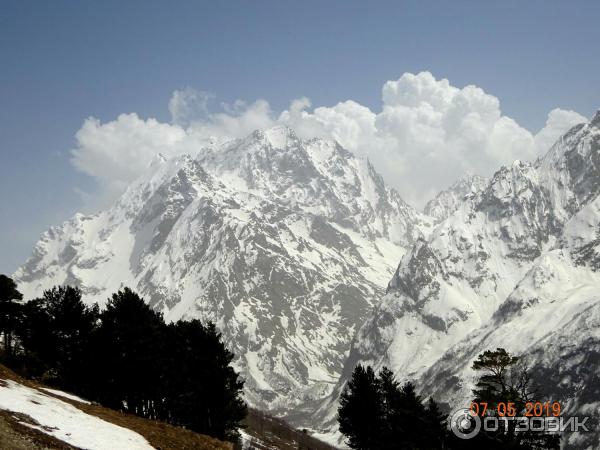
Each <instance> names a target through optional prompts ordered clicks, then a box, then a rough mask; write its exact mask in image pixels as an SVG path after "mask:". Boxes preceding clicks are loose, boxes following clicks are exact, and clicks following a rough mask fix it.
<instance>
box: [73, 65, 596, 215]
mask: <svg viewBox="0 0 600 450" xmlns="http://www.w3.org/2000/svg"><path fill="white" fill-rule="evenodd" d="M209 99H210V95H208V94H206V93H202V92H198V91H194V90H193V89H189V88H186V89H184V90H181V91H175V92H174V94H173V97H172V98H171V101H170V102H169V111H170V112H171V115H172V118H173V123H172V124H164V123H159V122H157V121H156V120H154V119H147V120H142V119H140V118H139V117H138V116H137V115H136V114H127V115H121V116H119V117H118V118H117V120H115V121H113V122H108V123H105V124H101V123H100V122H99V121H98V120H96V119H88V120H86V122H85V123H84V125H83V126H82V128H81V129H80V130H79V132H78V133H77V136H76V137H77V148H76V149H75V150H73V163H74V164H75V166H76V167H77V168H78V169H80V170H82V171H84V172H85V173H88V174H89V175H91V176H93V177H95V178H96V179H97V180H98V181H99V183H100V186H101V187H102V189H104V190H105V191H110V192H111V193H112V192H117V191H118V190H119V189H122V188H123V186H125V185H126V184H127V183H129V182H130V181H131V180H132V179H133V178H135V177H136V176H137V175H138V174H139V173H140V172H141V171H143V170H144V169H145V168H146V167H147V166H148V165H149V164H150V162H151V160H152V158H153V157H154V155H155V154H156V153H158V152H160V153H163V154H164V155H166V156H172V155H175V154H178V153H183V152H186V151H193V149H194V148H195V147H197V146H198V145H199V142H200V140H201V139H203V138H205V137H208V136H225V137H244V136H246V135H248V134H249V133H251V132H252V131H254V130H255V129H264V128H268V127H270V126H273V125H276V124H285V125H288V126H290V127H292V128H293V129H295V130H296V132H297V133H298V134H299V135H300V136H301V137H304V138H310V137H315V136H319V137H328V138H333V139H336V140H338V141H339V142H340V144H342V145H343V146H344V147H346V148H348V149H349V150H352V151H354V152H355V153H357V154H359V155H362V156H367V157H369V158H370V159H371V160H372V161H373V163H374V165H375V166H376V168H377V169H378V170H379V171H380V172H381V173H382V175H383V176H384V178H385V179H386V180H387V182H388V183H389V184H390V185H392V186H394V187H396V188H397V189H398V190H399V191H400V193H401V194H402V195H403V197H404V198H405V199H406V200H407V201H409V202H410V203H413V204H414V205H416V206H421V205H422V204H423V203H424V202H425V201H426V200H427V199H428V198H430V197H431V196H432V195H434V194H435V193H436V192H437V191H439V190H440V189H443V188H445V187H446V186H448V185H449V184H450V183H452V182H453V181H454V180H455V179H456V178H458V177H459V176H460V175H462V174H463V173H464V172H465V171H467V170H468V171H471V172H474V173H479V174H482V175H490V174H491V173H492V172H493V171H494V170H496V169H498V168H499V166H500V165H502V164H509V163H511V162H512V161H513V160H514V159H523V160H533V159H535V158H536V157H537V156H539V155H541V154H543V153H544V152H545V151H546V150H547V149H548V148H549V147H550V145H552V143H553V142H554V141H555V140H556V139H557V138H558V137H559V136H560V135H561V134H562V133H564V132H565V131H567V130H568V129H569V128H570V127H571V126H573V125H574V124H576V123H580V122H583V121H585V120H586V119H585V118H584V117H583V116H581V115H579V114H577V113H575V112H573V111H565V110H561V109H555V110H553V111H551V112H550V114H549V115H548V120H547V122H546V126H545V127H544V128H543V129H542V130H540V131H539V132H538V133H537V134H535V135H534V134H532V133H531V132H529V131H528V130H526V129H524V128H522V127H521V126H519V124H518V123H517V122H516V121H514V120H513V119H511V118H510V117H507V116H503V115H502V112H501V109H500V102H499V100H498V98H496V97H494V96H493V95H490V94H487V93H486V92H484V91H483V90H482V89H480V88H478V87H476V86H466V87H464V88H462V89H461V88H457V87H455V86H452V85H451V84H450V82H449V81H448V80H445V79H442V80H437V79H435V78H434V77H433V75H432V74H430V73H429V72H422V73H419V74H416V75H414V74H409V73H406V74H404V75H402V76H401V77H400V78H399V79H398V80H395V81H388V82H387V83H385V85H384V86H383V89H382V108H381V111H379V112H374V111H372V110H370V109H369V108H367V107H365V106H363V105H360V104H359V103H357V102H354V101H352V100H347V101H345V102H341V103H338V104H337V105H334V106H331V107H324V106H321V107H316V108H314V109H313V110H312V111H311V110H310V108H311V106H312V105H311V103H310V101H309V100H308V99H307V98H300V99H296V100H294V101H292V102H291V104H290V106H289V108H288V109H287V110H285V111H283V112H282V113H281V114H279V115H277V114H276V113H274V112H273V111H272V109H271V107H270V105H269V103H268V102H267V101H265V100H257V101H255V102H253V103H250V104H248V103H245V102H242V101H237V102H235V103H234V104H233V105H222V111H220V112H210V111H209V110H208V106H207V104H208V100H209Z"/></svg>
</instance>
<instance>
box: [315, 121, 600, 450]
mask: <svg viewBox="0 0 600 450" xmlns="http://www.w3.org/2000/svg"><path fill="white" fill-rule="evenodd" d="M599 194H600V111H599V112H598V113H597V114H596V115H595V116H594V118H593V119H592V120H591V121H590V122H589V123H587V124H582V125H578V126H576V127H574V128H573V129H571V130H570V131H569V132H568V133H566V134H565V135H564V136H563V137H561V138H560V139H559V141H558V142H557V143H556V144H555V145H554V146H553V147H552V148H551V149H550V150H549V152H548V153H547V154H546V155H545V156H544V157H543V158H541V159H539V160H538V161H536V162H535V163H533V164H530V163H525V162H521V161H516V162H515V163H514V164H513V165H512V166H510V167H502V168H501V169H500V170H499V171H498V172H496V173H495V174H494V176H493V177H492V178H491V179H490V180H489V181H488V182H487V183H486V184H485V186H484V187H482V188H481V189H477V190H476V191H475V192H472V193H471V194H470V195H467V196H466V197H464V200H463V201H462V202H461V203H460V204H459V205H458V207H457V208H456V210H455V211H454V212H453V213H452V214H450V215H449V217H448V218H446V219H445V220H443V221H442V222H441V223H439V224H438V225H437V226H436V227H435V229H434V230H433V232H432V233H431V234H430V236H429V237H424V238H419V239H418V240H417V241H416V242H415V244H414V245H413V247H412V248H411V249H409V250H408V251H407V252H406V254H405V255H404V257H403V258H402V259H401V262H400V264H399V266H398V268H397V270H396V273H395V274H394V276H393V278H392V280H391V281H390V283H389V285H388V289H387V294H386V295H385V297H384V298H383V300H382V301H381V302H380V303H379V304H378V305H377V306H376V307H375V309H374V311H373V313H372V314H371V316H370V317H369V318H368V319H367V320H366V322H365V323H364V325H363V326H362V327H361V328H360V329H359V330H358V332H357V334H356V337H355V340H354V342H353V345H352V349H351V352H350V356H349V358H348V361H347V362H346V366H345V368H344V372H343V376H342V379H341V380H340V382H339V383H338V386H337V387H336V389H335V390H334V395H333V397H332V399H331V400H330V401H329V402H327V403H325V404H324V405H323V406H322V408H321V410H320V412H319V420H321V423H326V424H329V425H330V427H331V428H330V429H329V430H330V431H331V430H333V429H335V409H336V406H337V405H336V395H338V394H339V392H340V390H341V388H342V386H343V384H344V382H345V381H346V380H347V378H348V376H349V375H350V373H351V371H352V369H353V368H354V367H355V365H356V364H357V363H359V362H362V363H367V364H371V365H373V366H375V367H377V368H380V367H382V366H383V365H386V366H388V367H390V368H392V369H393V370H394V372H395V373H396V375H397V376H398V377H399V378H400V379H401V380H406V379H412V380H415V381H416V383H417V385H418V386H419V387H420V388H422V390H423V392H425V393H427V394H433V395H434V396H435V397H436V398H437V399H439V400H441V401H443V402H446V403H448V405H452V406H453V407H454V408H458V407H464V406H466V405H468V402H469V399H470V398H471V388H472V386H473V380H474V373H473V371H472V370H471V364H472V362H473V360H474V359H475V358H476V357H477V355H478V354H479V353H481V352H483V351H484V350H486V349H495V348H497V347H504V348H506V349H507V350H508V351H509V352H511V353H513V354H520V355H526V358H527V362H528V364H529V366H530V367H531V369H532V370H533V372H534V374H535V378H536V381H537V382H538V383H539V384H540V385H541V387H542V392H541V393H540V394H541V395H542V396H543V398H542V400H552V401H560V402H561V403H562V404H563V410H564V412H565V413H566V414H575V415H582V416H583V415H592V416H594V417H595V418H596V419H597V418H598V417H599V407H600V382H599V381H600V380H599V376H600V375H599V372H598V369H599V368H600V363H599V362H600V272H599V269H600V196H599ZM443 196H444V194H441V195H440V196H438V198H440V197H443ZM450 198H454V197H452V196H450ZM451 203H452V202H445V201H443V202H438V204H442V205H446V204H451ZM436 207H437V206H436ZM452 208H453V207H452ZM452 208H449V209H452ZM430 211H441V212H442V213H441V214H439V215H436V217H438V218H441V217H443V215H444V214H445V211H446V209H445V208H440V209H437V210H436V209H435V208H434V209H431V210H430ZM325 429H326V427H325ZM599 438H600V430H596V432H595V433H581V434H577V435H575V434H572V435H569V436H567V437H566V439H565V441H564V442H565V444H567V446H568V447H569V448H599V447H600V439H599Z"/></svg>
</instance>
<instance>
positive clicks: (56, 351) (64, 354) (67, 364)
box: [19, 286, 98, 392]
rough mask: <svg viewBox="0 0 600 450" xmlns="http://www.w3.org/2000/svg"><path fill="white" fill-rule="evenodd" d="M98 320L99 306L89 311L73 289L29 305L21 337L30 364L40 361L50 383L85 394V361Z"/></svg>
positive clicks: (57, 291)
mask: <svg viewBox="0 0 600 450" xmlns="http://www.w3.org/2000/svg"><path fill="white" fill-rule="evenodd" d="M97 318H98V308H97V306H95V307H92V308H89V307H87V306H86V305H85V304H84V303H83V301H82V299H81V291H80V290H79V289H78V288H74V287H70V286H61V287H54V288H52V289H49V290H47V291H45V292H44V295H43V296H42V297H41V298H40V299H36V300H33V301H30V302H28V303H27V304H26V305H25V307H24V319H25V320H24V322H23V324H22V325H21V326H20V328H19V336H20V338H21V340H22V342H23V345H24V347H25V348H26V349H27V357H28V361H29V363H30V364H31V362H32V361H34V360H35V361H37V363H38V370H41V371H42V372H43V373H44V374H45V377H46V379H47V380H48V381H50V382H52V383H55V384H58V385H59V386H61V387H63V388H66V389H70V390H74V391H76V392H83V385H84V384H85V382H86V380H87V373H86V370H85V369H86V367H85V364H84V361H85V358H86V355H87V352H88V350H89V345H90V339H91V336H92V333H93V331H94V328H95V326H96V321H97Z"/></svg>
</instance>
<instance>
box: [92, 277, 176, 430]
mask: <svg viewBox="0 0 600 450" xmlns="http://www.w3.org/2000/svg"><path fill="white" fill-rule="evenodd" d="M165 331H166V325H165V323H164V320H163V318H162V315H161V314H159V313H157V312H155V311H153V310H152V309H151V308H150V307H149V306H148V305H147V304H146V303H145V302H144V300H143V299H142V298H141V297H139V296H138V295H137V294H136V293H135V292H133V291H132V290H130V289H129V288H124V289H123V290H121V291H119V292H117V293H116V294H113V296H112V298H111V299H110V300H109V301H108V304H107V305H106V309H105V310H103V311H102V313H101V314H100V326H99V327H98V330H97V332H96V333H95V335H94V340H93V347H92V353H91V354H92V356H93V358H94V361H92V364H93V371H92V373H91V376H92V377H93V379H94V381H95V382H94V390H95V392H94V396H95V398H98V399H99V400H100V401H101V402H102V403H104V404H105V405H107V406H109V407H112V408H115V409H121V410H125V411H127V412H131V413H134V414H137V415H140V416H142V417H147V418H155V417H156V415H157V411H158V410H159V409H160V408H161V406H160V404H161V403H162V401H163V393H162V392H161V389H162V386H163V384H164V380H163V379H162V372H163V371H162V368H161V364H162V360H161V355H163V354H164V350H163V344H164V338H165Z"/></svg>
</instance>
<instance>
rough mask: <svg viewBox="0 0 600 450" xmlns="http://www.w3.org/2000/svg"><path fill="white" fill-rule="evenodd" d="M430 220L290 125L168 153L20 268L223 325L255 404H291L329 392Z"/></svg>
mask: <svg viewBox="0 0 600 450" xmlns="http://www.w3.org/2000/svg"><path fill="white" fill-rule="evenodd" d="M429 225H430V224H429V221H428V219H426V218H425V217H424V216H422V215H420V214H419V213H417V212H416V211H415V210H413V209H412V208H411V207H410V206H408V205H407V204H406V203H404V202H403V201H402V199H401V198H400V196H399V195H398V193H397V192H395V191H394V190H391V189H389V188H388V187H386V186H385V184H384V182H383V180H382V179H381V177H380V176H379V175H378V174H377V173H375V171H374V169H373V167H372V166H371V164H370V163H369V162H368V161H364V160H359V159H357V158H355V157H354V156H353V155H352V154H351V153H349V152H348V151H346V150H344V149H343V148H341V147H340V146H339V145H338V144H337V143H335V142H332V141H324V140H319V139H313V140H309V141H302V140H300V139H298V138H297V137H296V135H295V134H294V133H293V131H291V130H289V129H287V128H274V129H270V130H266V131H257V132H255V133H253V134H252V135H250V136H248V137H247V138H245V139H242V140H235V141H228V142H225V143H223V144H219V143H215V142H212V143H209V144H207V145H206V146H205V147H204V148H199V149H195V150H194V152H193V153H191V154H187V155H182V156H180V157H177V158H175V159H172V160H165V159H164V158H161V157H157V158H156V159H155V162H154V163H153V165H152V167H150V168H149V170H148V172H147V173H146V174H144V175H143V176H142V177H141V178H140V179H139V180H137V181H136V182H135V183H133V184H132V185H131V186H130V187H129V189H128V190H127V191H126V192H125V193H124V194H123V195H122V197H121V198H120V199H119V200H118V201H117V202H116V203H115V205H113V206H112V207H111V208H110V209H108V210H106V211H103V212H101V213H99V214H97V215H95V216H83V215H77V216H75V217H74V218H73V219H72V220H70V221H69V222H66V223H65V224H63V225H62V226H61V227H58V228H53V229H51V230H50V231H48V232H47V233H45V234H44V235H43V236H42V239H41V240H40V242H38V244H37V245H36V247H35V250H34V252H33V255H32V256H31V258H30V259H29V260H28V261H27V263H26V264H25V265H24V266H23V267H21V268H20V269H19V270H18V271H17V272H16V274H15V280H16V282H17V283H18V284H19V288H20V289H21V290H22V292H23V293H24V294H25V296H26V298H31V297H33V296H35V295H39V294H40V293H41V292H42V290H43V289H47V288H49V287H51V286H52V285H55V284H71V285H76V286H79V287H81V288H82V290H83V292H84V294H85V298H86V299H87V301H90V302H91V301H98V302H100V303H101V304H102V303H103V302H104V301H105V300H106V298H107V297H108V296H109V294H110V293H111V292H113V291H115V290H117V289H119V288H120V287H122V286H130V287H132V288H133V289H135V290H137V291H139V292H140V293H141V294H142V295H143V296H144V297H145V298H146V300H147V301H148V302H149V304H150V305H151V306H153V307H154V308H156V309H157V310H159V311H161V312H163V313H164V314H165V317H166V319H167V320H177V319H180V318H195V317H197V318H200V319H203V320H212V321H214V322H216V324H217V326H218V328H219V329H220V330H221V331H222V333H223V336H224V339H225V341H226V343H227V344H228V346H229V347H230V348H231V350H232V351H233V352H234V353H235V354H236V355H237V359H236V360H235V364H236V365H237V366H238V368H239V369H240V370H241V371H242V375H243V377H244V378H245V379H246V396H247V399H248V401H249V402H250V404H251V405H253V406H255V407H257V408H260V409H265V410H269V411H271V412H275V413H280V414H284V413H286V412H288V411H291V410H294V411H297V410H302V409H303V408H310V406H311V405H312V404H313V403H315V402H317V401H319V400H320V399H322V398H323V397H325V396H327V395H328V394H329V393H330V392H331V389H332V387H333V385H334V384H335V382H336V381H337V379H338V378H339V375H340V371H341V368H342V365H343V362H344V360H345V358H346V356H347V352H348V349H349V345H350V340H351V337H352V335H353V330H355V329H356V327H357V326H358V325H359V324H361V323H362V321H363V320H364V319H365V317H366V316H367V314H368V313H369V311H370V309H371V308H372V305H373V302H374V300H376V299H377V298H379V297H381V295H382V294H383V287H384V286H385V284H386V283H387V281H388V280H389V277H390V276H391V275H392V273H393V267H394V265H395V264H396V262H397V260H398V259H399V258H400V256H401V255H402V254H403V253H404V251H405V249H406V248H407V247H409V246H410V245H411V244H412V242H414V241H415V240H416V239H418V238H419V237H420V236H422V234H423V233H422V231H421V230H422V229H424V230H427V227H428V226H429Z"/></svg>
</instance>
